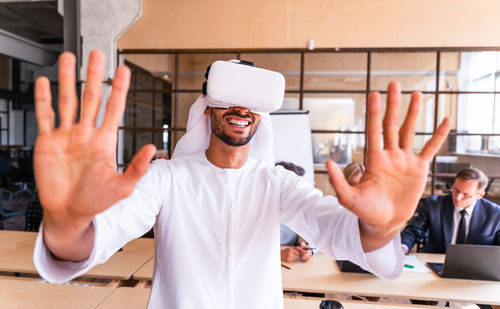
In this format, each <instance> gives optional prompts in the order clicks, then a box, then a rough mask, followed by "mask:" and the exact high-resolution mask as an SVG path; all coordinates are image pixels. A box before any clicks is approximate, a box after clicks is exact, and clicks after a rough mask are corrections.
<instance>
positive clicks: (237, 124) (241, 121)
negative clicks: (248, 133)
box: [227, 119, 248, 128]
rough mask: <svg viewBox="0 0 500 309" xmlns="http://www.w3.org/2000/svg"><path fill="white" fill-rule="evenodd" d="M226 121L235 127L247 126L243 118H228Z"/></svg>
mask: <svg viewBox="0 0 500 309" xmlns="http://www.w3.org/2000/svg"><path fill="white" fill-rule="evenodd" d="M227 122H228V123H229V124H232V125H235V126H237V127H242V128H244V127H246V126H248V121H244V120H234V119H229V120H228V121H227Z"/></svg>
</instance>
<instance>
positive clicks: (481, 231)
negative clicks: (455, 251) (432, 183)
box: [401, 168, 500, 254]
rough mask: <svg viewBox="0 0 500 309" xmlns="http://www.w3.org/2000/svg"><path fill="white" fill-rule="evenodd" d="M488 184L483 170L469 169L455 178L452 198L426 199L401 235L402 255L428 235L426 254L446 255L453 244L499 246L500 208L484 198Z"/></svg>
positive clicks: (444, 196) (441, 196) (434, 197)
mask: <svg viewBox="0 0 500 309" xmlns="http://www.w3.org/2000/svg"><path fill="white" fill-rule="evenodd" d="M487 184H488V177H486V175H485V174H484V173H483V172H482V171H480V170H478V169H475V168H466V169H463V170H461V171H460V172H458V174H457V175H456V177H455V182H454V183H453V187H452V194H451V195H434V196H429V197H427V198H425V200H424V202H423V204H422V205H421V206H420V207H419V209H417V214H416V216H414V217H413V218H412V219H411V220H410V221H409V222H408V225H407V226H406V228H405V229H404V231H403V232H402V233H401V242H402V249H403V252H404V253H405V254H408V253H409V252H410V251H411V249H412V248H413V246H414V245H415V243H417V242H418V241H419V240H421V239H422V238H424V237H426V234H427V233H428V239H427V242H426V243H425V245H424V247H423V249H422V252H426V253H446V248H447V247H448V245H449V244H450V243H451V244H455V243H458V244H460V243H464V244H478V245H496V246H498V245H500V206H499V205H497V204H495V203H493V202H490V201H488V200H487V199H485V198H483V196H484V194H485V192H484V189H485V188H486V185H487Z"/></svg>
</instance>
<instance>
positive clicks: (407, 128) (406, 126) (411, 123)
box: [399, 91, 422, 150]
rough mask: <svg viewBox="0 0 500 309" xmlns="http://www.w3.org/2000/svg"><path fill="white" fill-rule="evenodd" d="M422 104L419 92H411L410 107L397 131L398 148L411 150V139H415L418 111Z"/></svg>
mask: <svg viewBox="0 0 500 309" xmlns="http://www.w3.org/2000/svg"><path fill="white" fill-rule="evenodd" d="M421 102H422V94H421V93H420V92H417V91H415V92H413V93H412V94H411V100H410V107H409V108H408V113H407V114H406V118H405V121H404V122H403V125H402V126H401V129H400V130H399V147H401V149H404V150H411V149H412V146H413V138H414V137H415V131H416V130H415V126H416V122H417V118H418V113H419V111H420V104H421Z"/></svg>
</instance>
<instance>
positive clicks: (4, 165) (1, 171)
mask: <svg viewBox="0 0 500 309" xmlns="http://www.w3.org/2000/svg"><path fill="white" fill-rule="evenodd" d="M11 163H12V158H11V157H10V156H7V155H0V179H1V186H2V187H1V188H0V191H2V192H3V193H4V195H8V196H9V198H10V196H11V194H12V192H11V191H9V190H7V189H5V187H6V186H7V184H8V181H7V178H8V177H9V176H10V166H11Z"/></svg>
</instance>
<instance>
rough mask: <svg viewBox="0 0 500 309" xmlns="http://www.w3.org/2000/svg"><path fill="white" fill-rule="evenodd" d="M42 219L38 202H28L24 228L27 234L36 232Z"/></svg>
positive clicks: (41, 211)
mask: <svg viewBox="0 0 500 309" xmlns="http://www.w3.org/2000/svg"><path fill="white" fill-rule="evenodd" d="M42 218H43V208H42V205H41V204H40V201H39V200H36V201H33V202H30V203H29V204H28V208H27V209H26V228H25V230H26V231H28V232H38V229H39V228H40V223H41V222H42Z"/></svg>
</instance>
